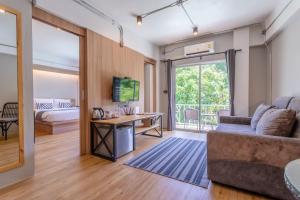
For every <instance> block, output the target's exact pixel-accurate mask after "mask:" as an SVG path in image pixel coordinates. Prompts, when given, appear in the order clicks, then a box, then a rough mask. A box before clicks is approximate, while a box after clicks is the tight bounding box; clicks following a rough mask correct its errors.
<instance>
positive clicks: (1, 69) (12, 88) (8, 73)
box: [0, 53, 18, 110]
mask: <svg viewBox="0 0 300 200" xmlns="http://www.w3.org/2000/svg"><path fill="white" fill-rule="evenodd" d="M17 76H18V72H17V57H16V56H14V55H9V54H2V53H0V110H2V108H3V105H4V104H5V103H7V102H17V101H18V84H17V83H18V82H17V81H18V80H17Z"/></svg>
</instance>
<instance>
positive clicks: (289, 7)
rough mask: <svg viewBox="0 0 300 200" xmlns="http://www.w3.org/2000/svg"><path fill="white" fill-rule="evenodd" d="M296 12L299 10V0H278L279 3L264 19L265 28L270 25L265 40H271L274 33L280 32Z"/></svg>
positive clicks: (274, 35)
mask: <svg viewBox="0 0 300 200" xmlns="http://www.w3.org/2000/svg"><path fill="white" fill-rule="evenodd" d="M297 12H300V1H299V0H282V1H280V4H279V5H278V6H277V7H276V8H275V9H274V10H273V12H272V13H271V14H270V16H269V17H268V18H267V19H266V21H265V26H266V28H267V27H270V28H269V29H268V30H267V32H266V40H267V41H271V40H272V39H273V38H275V37H276V35H278V34H280V32H281V31H282V30H284V29H285V28H286V26H287V25H288V23H289V21H290V20H291V19H292V18H293V17H294V16H295V14H296V13H297ZM275 19H276V20H275ZM272 23H273V24H272ZM271 24H272V25H271Z"/></svg>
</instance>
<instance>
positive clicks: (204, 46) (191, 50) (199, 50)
mask: <svg viewBox="0 0 300 200" xmlns="http://www.w3.org/2000/svg"><path fill="white" fill-rule="evenodd" d="M214 52H215V43H214V42H213V41H212V42H205V43H201V44H194V45H190V46H185V47H184V56H186V57H189V56H194V55H201V54H207V53H214Z"/></svg>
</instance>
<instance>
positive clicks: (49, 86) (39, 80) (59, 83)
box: [33, 70, 79, 105]
mask: <svg viewBox="0 0 300 200" xmlns="http://www.w3.org/2000/svg"><path fill="white" fill-rule="evenodd" d="M33 95H34V98H55V99H75V103H76V105H79V75H71V74H63V73H56V72H49V71H42V70H33Z"/></svg>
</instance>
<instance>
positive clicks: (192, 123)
mask: <svg viewBox="0 0 300 200" xmlns="http://www.w3.org/2000/svg"><path fill="white" fill-rule="evenodd" d="M220 110H229V105H208V104H202V105H199V104H176V128H177V129H186V130H195V131H209V130H213V129H215V128H216V126H217V121H218V120H217V112H218V111H220Z"/></svg>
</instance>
